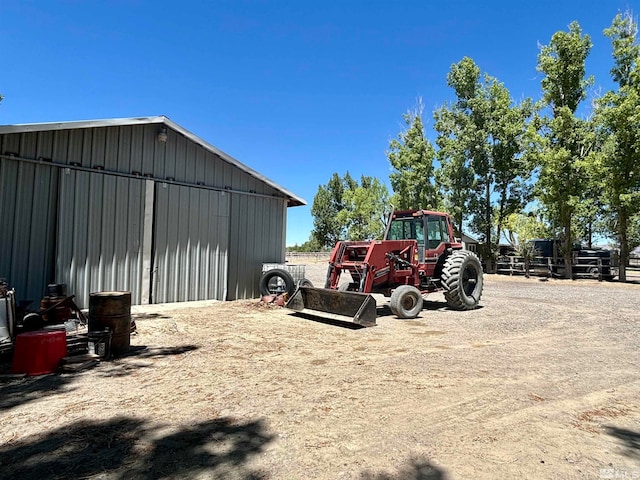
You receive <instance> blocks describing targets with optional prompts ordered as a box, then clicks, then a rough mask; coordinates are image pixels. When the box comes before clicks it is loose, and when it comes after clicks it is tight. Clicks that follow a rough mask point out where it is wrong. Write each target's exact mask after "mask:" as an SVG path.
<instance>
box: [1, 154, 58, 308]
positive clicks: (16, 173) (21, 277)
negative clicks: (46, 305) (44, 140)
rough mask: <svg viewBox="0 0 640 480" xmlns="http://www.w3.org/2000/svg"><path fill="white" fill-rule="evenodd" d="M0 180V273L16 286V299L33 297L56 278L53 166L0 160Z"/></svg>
mask: <svg viewBox="0 0 640 480" xmlns="http://www.w3.org/2000/svg"><path fill="white" fill-rule="evenodd" d="M0 185H2V188H1V189H0V205H1V206H2V207H1V208H0V225H2V228H0V252H2V254H1V255H0V278H6V279H7V281H8V282H9V285H10V286H11V287H14V288H15V289H16V294H17V297H18V300H22V301H24V300H32V301H36V302H39V301H40V299H41V298H42V296H43V295H44V294H45V293H46V286H47V284H48V283H52V282H54V281H55V280H56V279H55V278H54V270H53V262H54V255H55V236H54V235H53V233H54V232H55V231H54V229H53V227H54V225H55V215H56V214H55V212H56V205H57V192H58V170H57V169H56V168H53V167H51V166H49V165H46V164H43V165H35V164H30V163H25V162H20V161H18V160H8V159H0ZM36 304H37V303H36Z"/></svg>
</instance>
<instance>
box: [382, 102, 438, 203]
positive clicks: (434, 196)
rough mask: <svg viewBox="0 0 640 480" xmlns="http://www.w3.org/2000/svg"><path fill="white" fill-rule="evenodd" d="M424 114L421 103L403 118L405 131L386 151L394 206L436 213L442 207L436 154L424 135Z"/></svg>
mask: <svg viewBox="0 0 640 480" xmlns="http://www.w3.org/2000/svg"><path fill="white" fill-rule="evenodd" d="M422 112H423V105H422V101H421V100H419V101H418V105H417V106H416V108H415V109H414V110H411V111H409V112H407V113H405V114H404V115H403V116H402V118H403V120H404V123H405V125H406V129H405V130H404V131H402V132H400V133H399V134H398V138H396V139H393V140H392V141H391V142H390V143H389V150H388V151H387V152H386V153H387V158H388V159H389V162H390V163H391V167H392V169H393V171H392V173H391V174H390V175H389V181H390V183H391V188H392V189H393V192H394V195H393V204H394V206H395V207H396V208H398V209H431V210H436V209H438V208H439V207H440V204H441V200H440V195H439V191H438V186H437V185H436V181H435V175H434V166H433V161H434V159H435V158H436V153H435V149H434V148H433V145H432V144H431V142H429V140H428V139H427V137H426V135H425V131H424V124H423V122H422Z"/></svg>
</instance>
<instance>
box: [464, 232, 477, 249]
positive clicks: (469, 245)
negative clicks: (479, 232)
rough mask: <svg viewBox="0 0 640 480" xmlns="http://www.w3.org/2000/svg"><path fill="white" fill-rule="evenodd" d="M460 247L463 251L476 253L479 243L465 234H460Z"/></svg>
mask: <svg viewBox="0 0 640 480" xmlns="http://www.w3.org/2000/svg"><path fill="white" fill-rule="evenodd" d="M461 240H462V245H463V247H464V248H465V250H469V251H470V252H474V253H478V245H479V244H480V242H478V240H476V239H475V238H473V237H470V236H469V235H467V234H464V233H463V234H462V239H461Z"/></svg>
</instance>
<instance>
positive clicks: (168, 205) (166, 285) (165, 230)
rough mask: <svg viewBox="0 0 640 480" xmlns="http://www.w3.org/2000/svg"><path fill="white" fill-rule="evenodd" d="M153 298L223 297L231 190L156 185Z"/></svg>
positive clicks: (174, 299) (176, 299)
mask: <svg viewBox="0 0 640 480" xmlns="http://www.w3.org/2000/svg"><path fill="white" fill-rule="evenodd" d="M154 239H155V257H154V262H153V272H154V273H153V277H154V282H153V289H152V298H153V303H166V302H184V301H190V300H207V299H215V300H224V299H225V294H226V288H227V264H228V258H229V257H228V249H229V194H225V193H223V192H216V191H211V190H205V189H200V188H189V187H183V186H179V185H171V184H166V183H165V184H161V183H160V184H157V185H156V218H155V233H154Z"/></svg>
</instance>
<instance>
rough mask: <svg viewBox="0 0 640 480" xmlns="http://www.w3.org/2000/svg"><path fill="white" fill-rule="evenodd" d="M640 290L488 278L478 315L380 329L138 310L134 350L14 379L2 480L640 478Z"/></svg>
mask: <svg viewBox="0 0 640 480" xmlns="http://www.w3.org/2000/svg"><path fill="white" fill-rule="evenodd" d="M324 271H325V264H323V263H319V264H315V263H314V264H310V265H308V266H307V276H308V277H309V278H310V279H311V280H312V281H314V283H316V285H319V284H321V283H322V281H323V279H324ZM639 292H640V284H619V283H616V282H603V283H598V282H596V281H591V280H585V281H565V280H550V281H544V282H543V281H540V280H539V279H533V278H532V279H525V278H520V277H513V278H511V277H506V276H495V275H488V276H486V282H485V292H484V296H483V298H482V301H481V308H479V309H477V310H474V311H469V312H455V311H451V310H448V309H447V308H446V304H445V303H444V298H443V297H442V295H441V294H434V295H431V296H429V297H428V301H427V302H426V304H425V308H424V310H423V312H422V313H421V315H420V316H419V317H418V318H416V319H413V320H399V319H397V318H395V317H393V316H392V315H391V314H390V311H389V310H388V308H386V307H385V304H384V302H383V301H381V302H380V303H379V307H378V312H379V314H380V316H379V318H378V325H377V326H376V327H372V328H362V329H352V328H346V327H345V326H341V325H339V324H335V323H331V322H322V321H315V320H309V319H307V318H303V317H301V316H299V315H297V314H294V313H292V312H290V311H288V310H285V309H282V308H278V307H275V306H267V305H264V304H260V303H259V302H258V300H249V301H240V302H208V303H206V304H204V305H203V304H197V305H196V306H193V305H164V306H149V307H145V308H137V309H136V311H137V314H136V317H137V318H136V323H137V325H138V331H139V333H138V334H137V335H136V336H135V337H133V338H132V344H133V345H134V348H133V350H132V352H131V354H130V355H128V356H126V357H123V358H119V359H116V360H114V361H111V362H103V363H102V364H101V365H99V366H98V367H96V368H94V369H92V370H87V371H84V372H81V373H76V374H62V375H49V376H44V377H32V378H28V379H24V380H15V381H9V382H5V383H3V384H2V385H0V409H1V411H0V422H1V425H2V428H1V429H0V445H1V446H0V461H1V465H0V468H2V470H1V471H2V477H3V478H38V477H40V478H100V479H111V478H122V479H125V478H127V479H129V478H140V479H150V478H232V479H233V478H237V479H241V478H242V479H247V478H252V479H257V478H264V479H266V478H272V479H308V478H314V479H377V480H383V479H391V478H398V479H442V478H447V479H469V478H479V479H495V478H562V479H571V478H575V479H583V478H593V479H598V478H640V400H639V399H640V375H639V373H640V354H639V353H638V352H639V347H640V340H639V336H638V329H639V325H640V295H639ZM613 475H618V476H613ZM622 475H626V476H622Z"/></svg>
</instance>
